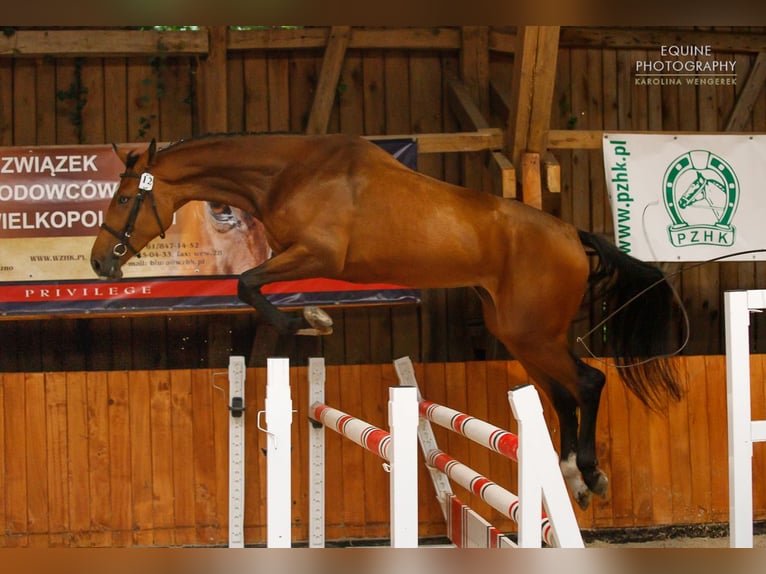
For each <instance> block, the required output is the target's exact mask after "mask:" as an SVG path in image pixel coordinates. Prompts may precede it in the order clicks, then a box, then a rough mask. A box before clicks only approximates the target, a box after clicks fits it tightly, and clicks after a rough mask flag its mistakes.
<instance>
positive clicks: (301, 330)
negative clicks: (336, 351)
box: [237, 247, 332, 335]
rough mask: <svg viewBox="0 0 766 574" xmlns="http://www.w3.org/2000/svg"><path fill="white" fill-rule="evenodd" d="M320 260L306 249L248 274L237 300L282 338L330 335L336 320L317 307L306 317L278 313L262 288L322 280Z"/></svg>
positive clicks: (276, 258) (277, 257) (241, 279)
mask: <svg viewBox="0 0 766 574" xmlns="http://www.w3.org/2000/svg"><path fill="white" fill-rule="evenodd" d="M322 268H323V267H322V265H321V262H320V261H319V259H317V258H316V257H312V256H310V255H309V254H308V252H307V251H306V250H305V249H302V248H300V247H294V248H290V249H288V250H287V251H285V252H283V253H280V254H278V255H275V256H274V257H272V258H271V259H268V260H267V261H264V262H263V263H262V264H261V265H259V266H258V267H255V268H254V269H250V270H249V271H245V272H244V273H242V275H240V277H239V281H238V283H237V296H238V297H239V299H240V300H241V301H243V302H244V303H247V304H248V305H250V306H251V307H253V308H255V309H256V310H257V311H258V312H259V313H260V314H261V316H263V317H264V318H265V319H266V320H267V321H268V322H269V323H271V324H272V325H274V327H276V329H277V331H278V332H279V333H280V334H282V335H290V334H298V335H329V334H330V333H332V319H331V318H330V316H329V315H328V314H327V313H325V312H324V311H322V310H321V309H319V308H317V307H306V308H305V309H304V310H303V314H300V313H286V312H284V311H280V310H279V309H277V308H276V307H275V306H274V305H273V304H272V303H271V302H270V301H269V300H268V299H267V298H266V297H265V296H264V295H263V293H262V291H261V288H262V287H263V286H264V285H266V284H267V283H273V282H275V281H293V280H296V279H307V278H310V277H319V276H322Z"/></svg>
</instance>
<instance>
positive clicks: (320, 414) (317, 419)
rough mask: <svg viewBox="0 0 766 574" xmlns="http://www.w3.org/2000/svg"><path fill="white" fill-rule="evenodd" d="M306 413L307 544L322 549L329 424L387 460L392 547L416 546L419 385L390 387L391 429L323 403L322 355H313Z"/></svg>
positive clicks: (310, 361)
mask: <svg viewBox="0 0 766 574" xmlns="http://www.w3.org/2000/svg"><path fill="white" fill-rule="evenodd" d="M309 414H310V419H311V420H310V421H309V424H310V428H309V459H310V466H311V469H310V471H309V476H310V481H311V485H310V499H309V500H310V503H309V546H310V547H311V548H322V547H324V527H323V526H321V527H320V526H319V524H322V525H323V524H324V504H325V500H324V483H325V476H324V471H325V469H326V464H325V460H324V428H329V429H331V430H334V431H335V432H337V433H338V434H340V435H342V436H343V437H345V438H347V439H349V440H351V441H352V442H354V443H356V444H357V445H359V446H361V447H363V448H365V449H367V450H369V451H370V452H372V453H373V454H376V455H377V456H379V457H381V458H382V459H383V460H384V461H386V464H385V465H384V468H385V469H386V470H387V471H388V472H390V473H391V476H390V480H389V484H390V487H389V488H390V513H391V546H392V547H393V548H417V547H418V492H417V486H416V485H417V480H418V474H417V472H418V470H417V455H418V453H417V426H418V404H417V389H408V388H404V387H391V388H389V401H388V419H389V426H390V427H391V432H390V433H389V432H386V431H384V430H382V429H380V428H378V427H376V426H374V425H371V424H369V423H367V422H365V421H363V420H361V419H358V418H356V417H353V416H351V415H349V414H346V413H344V412H343V411H340V410H338V409H336V408H333V407H330V406H328V405H326V404H324V359H322V358H311V359H309ZM319 423H321V427H320V425H319ZM413 485H415V487H413Z"/></svg>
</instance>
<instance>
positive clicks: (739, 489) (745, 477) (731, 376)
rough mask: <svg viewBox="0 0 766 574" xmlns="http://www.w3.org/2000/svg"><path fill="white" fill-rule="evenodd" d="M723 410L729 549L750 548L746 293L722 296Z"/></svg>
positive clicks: (750, 437) (751, 455) (751, 532)
mask: <svg viewBox="0 0 766 574" xmlns="http://www.w3.org/2000/svg"><path fill="white" fill-rule="evenodd" d="M724 315H725V319H726V321H725V323H726V409H727V416H728V422H729V424H728V427H729V546H731V547H732V548H752V547H753V460H752V458H753V442H752V431H751V428H752V425H751V419H752V414H751V410H750V337H749V332H748V327H749V325H750V309H749V308H748V297H747V291H727V292H726V293H724Z"/></svg>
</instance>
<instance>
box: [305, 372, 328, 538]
mask: <svg viewBox="0 0 766 574" xmlns="http://www.w3.org/2000/svg"><path fill="white" fill-rule="evenodd" d="M324 385H325V370H324V359H323V358H321V357H311V358H309V406H311V405H313V404H314V403H322V404H324ZM324 434H325V433H324V425H323V424H320V423H316V422H314V421H312V420H311V419H309V548H324V545H325V530H324V523H325V448H324V446H325V436H324Z"/></svg>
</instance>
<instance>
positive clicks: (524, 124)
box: [505, 26, 538, 166]
mask: <svg viewBox="0 0 766 574" xmlns="http://www.w3.org/2000/svg"><path fill="white" fill-rule="evenodd" d="M537 28H538V27H537V26H522V27H521V28H520V29H519V31H518V32H517V35H516V39H517V49H516V56H515V58H514V60H513V77H512V80H511V99H510V102H509V103H510V108H509V110H510V111H509V114H508V124H507V126H508V135H507V137H506V150H505V151H506V155H508V157H510V158H511V161H512V162H513V165H515V166H519V165H520V163H521V153H522V151H523V150H525V149H526V148H527V137H528V135H529V120H530V111H531V109H532V97H533V94H534V75H535V70H534V64H535V59H536V56H537Z"/></svg>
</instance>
